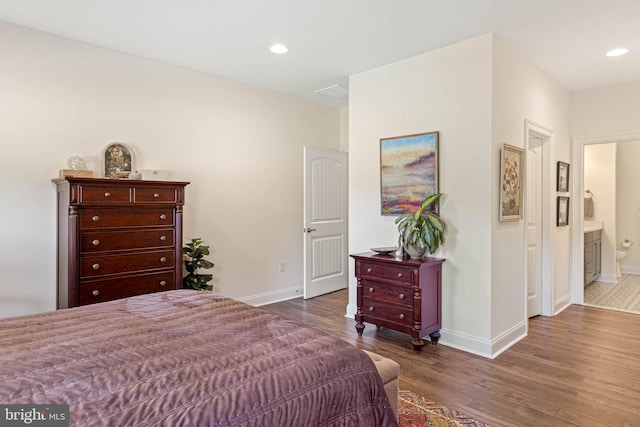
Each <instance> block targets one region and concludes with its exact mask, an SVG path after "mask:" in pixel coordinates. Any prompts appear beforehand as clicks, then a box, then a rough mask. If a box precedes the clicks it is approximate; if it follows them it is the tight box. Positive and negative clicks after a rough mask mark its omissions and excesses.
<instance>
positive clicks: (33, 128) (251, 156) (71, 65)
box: [0, 23, 344, 317]
mask: <svg viewBox="0 0 640 427" xmlns="http://www.w3.org/2000/svg"><path fill="white" fill-rule="evenodd" d="M0 52H2V60H1V61H0V117H2V126H0V144H2V149H3V152H4V154H5V162H4V166H3V168H2V170H1V171H0V185H1V187H2V188H3V189H4V190H3V195H2V222H1V223H0V235H1V236H2V239H1V240H0V272H1V273H2V274H1V275H0V317H3V316H9V315H16V314H24V313H35V312H40V311H43V310H49V309H54V308H55V292H56V280H55V278H56V244H55V242H56V229H55V224H56V209H55V201H56V193H55V189H54V187H53V185H52V183H51V178H54V177H55V176H56V175H57V173H58V169H61V168H63V167H65V162H66V159H67V158H68V157H70V156H72V155H76V154H77V155H80V156H83V157H86V158H87V159H88V160H90V161H91V162H92V164H96V163H97V162H96V159H97V156H98V155H99V154H100V153H101V152H102V150H103V149H104V147H105V146H106V145H107V144H109V143H111V142H113V141H122V142H126V143H127V144H129V145H130V146H132V147H133V149H134V151H135V153H136V154H137V166H136V167H137V168H138V169H164V170H168V171H169V172H170V178H172V179H176V180H187V181H190V182H191V185H189V186H188V187H187V190H186V206H185V209H184V235H185V237H195V236H199V237H203V238H204V240H205V241H206V242H207V243H209V244H210V245H211V246H212V255H211V257H210V258H211V260H212V261H213V262H214V263H215V264H216V266H215V268H214V270H213V273H214V276H215V278H214V282H213V284H214V289H215V290H216V291H218V292H220V293H222V294H224V295H227V296H231V297H234V298H239V299H248V300H249V301H250V302H254V303H260V302H265V301H272V300H275V299H278V298H281V297H288V296H291V295H297V294H298V291H299V290H300V288H301V286H302V243H303V235H302V233H301V230H302V150H303V146H305V145H308V146H315V147H321V148H330V149H339V148H340V145H341V131H340V129H341V123H340V122H341V114H343V115H344V113H341V112H340V110H339V109H336V108H330V107H325V106H322V105H318V104H314V103H310V102H307V101H303V100H300V99H297V98H293V97H290V96H287V95H283V94H279V93H276V92H272V91H268V90H263V89H259V88H255V87H251V86H247V85H243V84H239V83H236V82H232V81H228V80H223V79H220V78H215V77H212V76H208V75H205V74H200V73H196V72H191V71H187V70H185V69H181V68H177V67H172V66H168V65H164V64H160V63H157V62H153V61H149V60H144V59H141V58H138V57H134V56H131V55H126V54H122V53H119V52H116V51H113V50H108V49H103V48H99V47H95V46H92V45H88V44H83V43H79V42H74V41H70V40H67V39H63V38H59V37H55V36H51V35H47V34H44V33H40V32H36V31H31V30H27V29H24V28H21V27H17V26H13V25H8V24H2V23H0ZM342 139H343V138H342ZM343 145H344V142H343ZM279 261H284V262H285V263H286V271H285V272H283V273H280V272H278V262H279Z"/></svg>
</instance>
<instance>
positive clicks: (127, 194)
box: [80, 185, 131, 205]
mask: <svg viewBox="0 0 640 427" xmlns="http://www.w3.org/2000/svg"><path fill="white" fill-rule="evenodd" d="M80 203H81V204H83V205H89V204H105V203H106V204H110V203H114V204H117V203H131V189H130V188H129V187H123V186H115V185H113V186H111V185H82V186H80Z"/></svg>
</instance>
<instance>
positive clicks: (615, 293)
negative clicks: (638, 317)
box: [584, 274, 640, 314]
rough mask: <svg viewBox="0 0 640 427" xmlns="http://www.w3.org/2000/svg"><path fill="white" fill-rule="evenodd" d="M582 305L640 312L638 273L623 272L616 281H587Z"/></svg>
mask: <svg viewBox="0 0 640 427" xmlns="http://www.w3.org/2000/svg"><path fill="white" fill-rule="evenodd" d="M584 305H590V306H594V307H604V308H610V309H613V310H620V311H627V312H632V313H638V314H640V275H636V274H623V275H622V278H621V279H620V280H618V283H605V282H598V281H594V282H591V283H589V284H588V285H587V286H585V288H584Z"/></svg>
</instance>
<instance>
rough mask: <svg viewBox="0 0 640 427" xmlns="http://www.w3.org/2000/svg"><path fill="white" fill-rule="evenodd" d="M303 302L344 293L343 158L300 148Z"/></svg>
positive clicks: (344, 179) (345, 250) (344, 214)
mask: <svg viewBox="0 0 640 427" xmlns="http://www.w3.org/2000/svg"><path fill="white" fill-rule="evenodd" d="M303 231H304V298H305V299H307V298H313V297H315V296H318V295H322V294H326V293H329V292H333V291H337V290H339V289H344V288H346V287H347V286H348V284H349V278H348V273H349V269H348V264H347V154H346V153H341V152H339V151H332V150H323V149H319V148H311V147H305V148H304V230H303Z"/></svg>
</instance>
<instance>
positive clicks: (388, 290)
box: [362, 280, 413, 307]
mask: <svg viewBox="0 0 640 427" xmlns="http://www.w3.org/2000/svg"><path fill="white" fill-rule="evenodd" d="M362 295H363V296H366V297H368V298H375V299H377V300H383V301H389V302H392V303H396V304H402V305H406V306H409V307H411V306H412V304H413V298H412V297H413V291H412V289H411V287H410V286H402V285H390V284H387V283H379V282H375V281H372V280H364V281H363V283H362Z"/></svg>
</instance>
